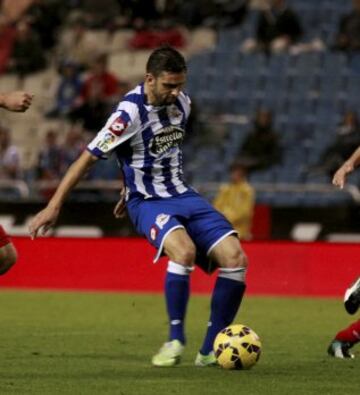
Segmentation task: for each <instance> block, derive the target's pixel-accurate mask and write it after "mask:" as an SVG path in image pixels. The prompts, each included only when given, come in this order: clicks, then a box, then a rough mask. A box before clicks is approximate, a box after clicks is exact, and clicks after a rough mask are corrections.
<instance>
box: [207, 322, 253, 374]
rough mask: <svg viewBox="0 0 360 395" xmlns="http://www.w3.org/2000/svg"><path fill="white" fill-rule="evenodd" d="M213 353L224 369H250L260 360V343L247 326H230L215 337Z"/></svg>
mask: <svg viewBox="0 0 360 395" xmlns="http://www.w3.org/2000/svg"><path fill="white" fill-rule="evenodd" d="M214 352H215V356H216V359H217V361H218V364H219V365H220V366H221V367H222V368H224V369H236V370H240V369H250V368H251V367H252V366H254V365H255V364H256V362H257V361H258V360H259V358H260V354H261V342H260V339H259V336H258V335H257V334H256V333H255V332H254V331H253V330H252V329H251V328H249V327H248V326H245V325H230V326H228V327H226V328H225V329H223V330H222V331H221V332H219V333H218V335H217V336H216V338H215V341H214Z"/></svg>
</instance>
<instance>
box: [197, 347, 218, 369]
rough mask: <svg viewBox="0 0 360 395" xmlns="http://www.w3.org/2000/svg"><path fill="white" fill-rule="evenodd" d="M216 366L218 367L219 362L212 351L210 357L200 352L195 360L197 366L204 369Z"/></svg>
mask: <svg viewBox="0 0 360 395" xmlns="http://www.w3.org/2000/svg"><path fill="white" fill-rule="evenodd" d="M216 365H217V361H216V358H215V354H214V352H213V351H211V352H210V353H209V354H208V355H202V354H201V353H200V352H199V353H198V354H197V356H196V359H195V366H198V367H200V368H204V367H206V366H216Z"/></svg>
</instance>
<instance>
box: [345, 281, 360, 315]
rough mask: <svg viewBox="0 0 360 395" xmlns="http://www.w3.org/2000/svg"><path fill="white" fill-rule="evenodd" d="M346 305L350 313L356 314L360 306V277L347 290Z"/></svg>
mask: <svg viewBox="0 0 360 395" xmlns="http://www.w3.org/2000/svg"><path fill="white" fill-rule="evenodd" d="M344 306H345V310H346V311H347V312H348V313H349V314H355V313H356V312H357V311H358V309H359V307H360V277H359V278H358V279H357V280H356V281H355V282H354V284H353V285H352V286H351V287H350V288H348V289H347V290H346V292H345V296H344Z"/></svg>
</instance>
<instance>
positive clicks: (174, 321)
mask: <svg viewBox="0 0 360 395" xmlns="http://www.w3.org/2000/svg"><path fill="white" fill-rule="evenodd" d="M170 324H171V325H180V324H181V320H172V321H170Z"/></svg>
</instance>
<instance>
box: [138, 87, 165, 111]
mask: <svg viewBox="0 0 360 395" xmlns="http://www.w3.org/2000/svg"><path fill="white" fill-rule="evenodd" d="M140 87H141V95H142V97H143V100H144V107H145V108H146V111H159V110H161V109H162V108H165V107H166V106H153V105H152V104H148V103H147V96H146V94H145V90H144V83H143V82H142V83H141V84H140Z"/></svg>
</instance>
